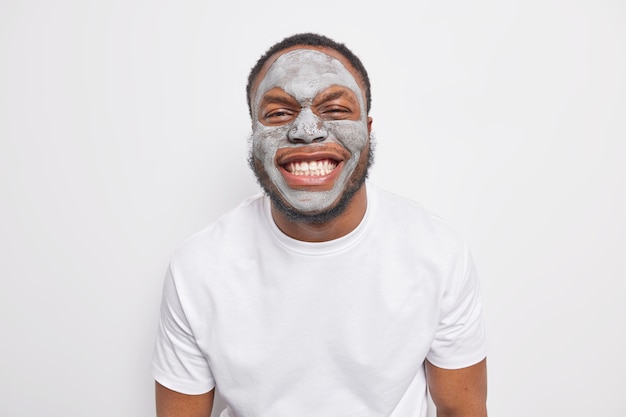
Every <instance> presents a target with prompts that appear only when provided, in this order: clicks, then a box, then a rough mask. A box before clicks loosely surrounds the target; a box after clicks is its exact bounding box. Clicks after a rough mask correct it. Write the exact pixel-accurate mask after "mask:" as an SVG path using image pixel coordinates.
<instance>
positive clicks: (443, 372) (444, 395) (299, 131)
mask: <svg viewBox="0 0 626 417" xmlns="http://www.w3.org/2000/svg"><path fill="white" fill-rule="evenodd" d="M290 52H295V53H294V54H292V55H289V56H287V57H284V59H283V60H280V61H279V59H280V58H281V57H283V56H284V55H288V54H289V53H290ZM319 54H322V55H319ZM303 59H313V61H315V62H316V63H317V64H318V65H317V67H316V68H313V69H311V68H309V67H308V64H309V62H308V61H307V69H306V71H304V72H298V70H299V69H302V66H300V65H298V60H303ZM276 62H278V63H279V66H278V67H274V68H273V69H274V70H276V71H274V72H272V67H273V65H274V64H275V63H276ZM281 63H282V65H281ZM337 64H339V65H340V66H338V65H337ZM313 67H315V66H313ZM320 68H322V69H324V68H325V69H324V71H330V74H331V75H330V78H331V80H330V82H328V79H327V80H326V81H320V80H314V81H316V82H314V83H312V84H311V85H308V84H307V83H303V80H306V79H311V77H313V78H315V77H318V76H320V74H322V73H320V72H319V70H320ZM342 68H343V69H342ZM278 70H284V73H283V74H282V75H281V74H280V71H278ZM290 71H291V72H290ZM307 71H309V72H307ZM310 71H313V72H310ZM316 71H317V72H316ZM291 78H294V82H290V79H291ZM363 91H365V88H364V86H363V84H362V82H361V81H360V77H359V75H358V73H357V72H356V71H355V70H354V68H352V66H351V65H350V63H349V62H348V61H347V60H346V59H345V58H343V57H342V56H341V55H340V54H339V53H337V52H336V51H334V50H331V49H327V48H315V47H304V46H298V47H293V48H290V49H287V50H284V51H281V52H279V53H277V54H276V55H274V56H273V57H272V58H270V59H269V60H268V61H267V63H266V64H265V66H264V67H263V69H262V70H261V72H260V73H259V76H258V78H257V82H256V83H255V84H254V85H253V89H252V95H253V97H251V98H252V103H253V114H255V115H256V117H257V118H256V120H254V121H253V137H252V139H253V158H254V160H253V163H254V168H255V172H257V175H265V176H266V177H263V178H260V179H259V180H260V181H264V184H265V186H267V187H271V190H272V191H273V192H276V193H277V194H278V195H280V196H281V198H282V199H283V203H285V204H288V205H291V206H292V207H295V208H297V209H298V210H301V211H303V212H307V213H313V214H314V213H316V212H320V211H325V210H330V209H332V207H334V206H335V205H336V204H337V201H338V200H339V199H340V197H341V195H342V194H343V193H344V192H345V191H346V189H349V188H350V186H351V185H354V181H355V178H359V177H360V176H362V174H364V172H366V170H367V165H368V163H367V162H368V152H369V146H370V132H371V126H372V119H371V117H368V116H367V115H366V114H365V112H364V111H363V110H362V109H364V108H365V106H364V102H365V96H364V93H363ZM329 109H331V110H329ZM332 109H334V110H332ZM318 159H332V160H333V161H334V160H337V161H339V163H338V167H339V166H341V168H340V169H337V168H336V169H335V171H336V172H335V171H333V172H332V173H331V174H330V175H322V176H321V177H323V178H318V177H314V176H311V177H310V178H306V176H303V177H304V178H297V177H295V176H290V174H289V173H285V172H284V165H285V163H287V164H288V163H289V162H290V161H291V160H297V161H301V160H318ZM259 173H260V174H259ZM366 208H367V196H366V190H365V187H364V186H360V187H358V188H357V189H356V191H355V193H354V195H353V197H352V198H351V199H350V200H349V202H348V204H347V206H346V208H345V210H344V211H343V212H342V214H341V215H340V216H338V217H335V218H333V219H331V220H329V221H326V222H322V223H319V222H318V223H315V222H313V223H311V222H297V221H293V220H291V219H290V218H289V216H288V215H286V214H285V213H284V212H283V211H281V210H279V209H278V208H276V207H275V206H274V204H272V216H273V217H274V221H275V222H276V224H277V226H278V227H279V228H280V229H281V230H282V231H283V232H284V233H285V234H287V235H288V236H291V237H292V238H294V239H299V240H303V241H309V242H320V241H328V240H332V239H336V238H338V237H341V236H344V235H346V234H348V233H350V232H351V231H352V230H354V229H355V228H356V227H357V226H358V224H359V223H360V221H361V219H362V218H363V216H364V214H365V210H366ZM425 366H426V375H427V382H428V386H429V390H430V393H431V396H432V398H433V401H434V403H435V405H436V406H437V416H438V417H487V408H486V397H487V371H486V360H483V361H481V362H479V363H477V364H475V365H473V366H470V367H467V368H462V369H453V370H450V369H442V368H438V367H436V366H435V365H433V364H431V363H430V362H428V361H426V363H425ZM213 399H214V391H210V392H208V393H206V394H201V395H186V394H181V393H178V392H175V391H172V390H170V389H168V388H165V387H163V386H162V385H161V384H159V383H158V382H157V383H156V407H157V417H210V415H211V410H212V407H213Z"/></svg>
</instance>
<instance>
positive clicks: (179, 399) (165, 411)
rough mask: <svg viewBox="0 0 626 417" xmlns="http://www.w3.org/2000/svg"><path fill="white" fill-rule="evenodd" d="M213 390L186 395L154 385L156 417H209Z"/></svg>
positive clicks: (157, 384)
mask: <svg viewBox="0 0 626 417" xmlns="http://www.w3.org/2000/svg"><path fill="white" fill-rule="evenodd" d="M214 393H215V390H211V391H209V392H207V393H206V394H200V395H187V394H181V393H179V392H176V391H172V390H171V389H168V388H165V387H164V386H163V385H161V384H159V383H158V382H156V383H155V395H156V414H157V417H210V416H211V410H212V409H213V395H214Z"/></svg>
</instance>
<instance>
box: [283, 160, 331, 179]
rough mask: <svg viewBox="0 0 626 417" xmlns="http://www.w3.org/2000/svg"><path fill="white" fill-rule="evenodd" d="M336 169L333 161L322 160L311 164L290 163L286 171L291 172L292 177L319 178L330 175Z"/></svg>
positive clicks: (303, 162)
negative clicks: (308, 176) (306, 176)
mask: <svg viewBox="0 0 626 417" xmlns="http://www.w3.org/2000/svg"><path fill="white" fill-rule="evenodd" d="M336 167H337V163H336V162H335V161H331V160H328V159H324V160H321V161H311V162H306V161H302V162H290V163H289V166H288V171H289V172H291V174H292V175H310V176H321V175H328V174H330V173H331V172H332V170H333V169H335V168H336Z"/></svg>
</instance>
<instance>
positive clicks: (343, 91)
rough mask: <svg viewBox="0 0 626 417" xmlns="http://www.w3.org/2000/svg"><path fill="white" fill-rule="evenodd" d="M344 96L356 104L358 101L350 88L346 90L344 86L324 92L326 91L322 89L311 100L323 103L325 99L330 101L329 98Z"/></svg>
mask: <svg viewBox="0 0 626 417" xmlns="http://www.w3.org/2000/svg"><path fill="white" fill-rule="evenodd" d="M342 97H345V98H347V99H348V100H349V101H351V102H353V103H355V104H358V103H359V101H358V99H357V97H355V95H354V93H353V92H352V90H348V89H345V88H340V89H336V90H333V91H331V92H326V91H322V92H321V93H320V94H318V95H317V96H316V97H315V99H314V100H313V101H314V102H315V103H317V104H320V103H323V102H325V101H331V100H336V99H339V98H342Z"/></svg>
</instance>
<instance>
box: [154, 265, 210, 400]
mask: <svg viewBox="0 0 626 417" xmlns="http://www.w3.org/2000/svg"><path fill="white" fill-rule="evenodd" d="M181 301H182V300H181V298H180V294H179V291H178V289H177V287H176V282H175V279H174V275H173V273H172V267H171V266H170V268H169V269H168V271H167V274H166V277H165V282H164V285H163V298H162V301H161V318H160V323H159V327H158V329H157V337H156V343H155V348H154V354H153V359H152V373H153V376H154V379H155V380H156V381H158V382H159V383H160V384H161V385H163V386H165V387H167V388H169V389H171V390H174V391H177V392H180V393H183V394H189V395H198V394H204V393H206V392H209V391H210V390H212V389H213V388H214V387H215V381H214V379H213V375H212V373H211V370H210V368H209V364H208V362H207V360H206V357H205V356H204V355H203V354H202V352H201V350H200V349H199V347H198V345H197V344H196V340H195V338H194V335H193V332H192V330H191V327H190V325H189V323H188V321H187V318H186V317H185V313H184V309H183V306H182V305H183V304H182V302H181Z"/></svg>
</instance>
